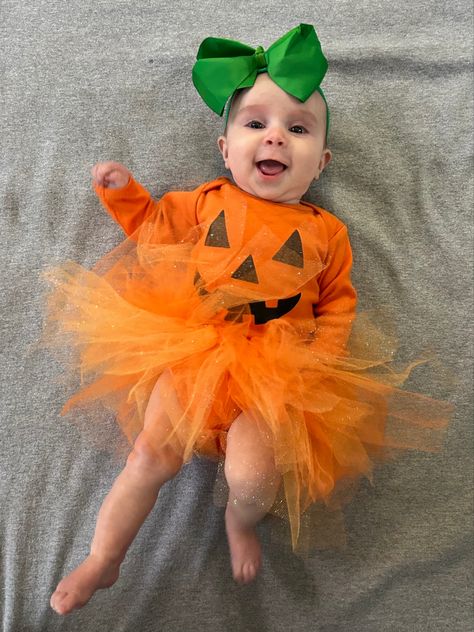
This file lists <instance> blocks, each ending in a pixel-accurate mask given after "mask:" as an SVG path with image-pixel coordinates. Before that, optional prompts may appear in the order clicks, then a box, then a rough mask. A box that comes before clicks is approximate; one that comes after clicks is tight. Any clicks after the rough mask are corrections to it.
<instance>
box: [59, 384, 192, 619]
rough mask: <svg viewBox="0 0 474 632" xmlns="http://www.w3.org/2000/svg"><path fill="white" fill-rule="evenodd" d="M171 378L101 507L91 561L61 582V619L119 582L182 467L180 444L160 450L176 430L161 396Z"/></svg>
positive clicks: (150, 404)
mask: <svg viewBox="0 0 474 632" xmlns="http://www.w3.org/2000/svg"><path fill="white" fill-rule="evenodd" d="M167 379H168V378H167V377H166V376H165V375H163V376H162V377H161V378H160V380H158V382H157V384H156V385H155V387H154V389H153V392H152V394H151V396H150V400H149V402H148V406H147V410H146V413H145V425H144V430H143V431H142V432H141V433H140V435H139V436H138V438H137V440H136V442H135V444H134V446H133V449H132V451H131V453H130V455H129V457H128V459H127V463H126V465H125V468H124V469H123V470H122V472H121V473H120V475H119V476H118V477H117V479H116V480H115V482H114V484H113V486H112V489H111V490H110V492H109V494H108V495H107V496H106V498H105V500H104V502H103V504H102V507H101V508H100V511H99V515H98V518H97V524H96V529H95V534H94V538H93V540H92V545H91V551H90V554H89V556H88V557H87V558H86V559H85V561H84V562H83V563H82V564H81V565H80V566H78V567H77V568H76V569H75V570H74V571H72V573H70V574H69V575H67V577H65V578H64V579H62V580H61V581H60V582H59V584H58V586H57V588H56V591H55V592H54V593H53V595H52V597H51V606H52V607H53V608H54V610H56V612H58V613H59V614H67V613H68V612H70V611H71V610H74V609H76V608H81V607H82V606H83V605H85V604H86V603H87V602H88V601H89V599H90V598H91V597H92V595H93V594H94V592H95V591H96V590H98V589H99V588H108V587H109V586H111V585H112V584H113V583H114V582H115V581H116V580H117V578H118V576H119V568H120V564H121V562H122V560H123V559H124V557H125V554H126V552H127V549H128V547H129V546H130V544H131V543H132V541H133V539H134V538H135V536H136V535H137V533H138V531H139V529H140V527H141V525H142V524H143V522H144V520H145V518H146V517H147V515H148V514H149V512H150V511H151V509H152V508H153V505H154V504H155V501H156V498H157V496H158V492H159V491H160V488H161V486H162V485H163V483H165V482H166V481H168V480H169V479H171V478H173V476H175V474H176V473H177V472H178V471H179V469H180V468H181V465H182V459H181V456H180V454H181V451H180V446H179V444H178V443H177V441H171V443H169V444H168V445H165V446H164V447H159V440H160V437H162V438H163V439H165V438H166V436H167V435H168V433H169V431H170V430H171V425H170V421H169V419H168V417H167V416H166V414H165V413H164V411H163V409H162V407H161V405H160V396H159V388H160V383H161V385H162V386H165V387H166V380H167ZM171 396H172V395H171ZM151 437H153V440H152V439H151ZM157 444H158V445H157Z"/></svg>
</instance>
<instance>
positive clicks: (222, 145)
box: [217, 136, 229, 169]
mask: <svg viewBox="0 0 474 632" xmlns="http://www.w3.org/2000/svg"><path fill="white" fill-rule="evenodd" d="M217 146H218V147H219V151H220V152H221V154H222V158H224V165H225V168H226V169H228V168H229V165H228V163H227V158H228V153H229V152H228V148H227V138H226V137H225V136H219V138H218V139H217Z"/></svg>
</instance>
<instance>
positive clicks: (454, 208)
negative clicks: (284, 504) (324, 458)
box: [0, 0, 473, 632]
mask: <svg viewBox="0 0 474 632" xmlns="http://www.w3.org/2000/svg"><path fill="white" fill-rule="evenodd" d="M0 12H1V13H0V33H1V44H2V49H1V55H0V64H1V78H0V91H1V92H0V94H1V103H0V117H1V136H0V138H1V147H2V149H1V164H0V208H1V211H0V212H1V217H0V221H1V223H0V239H1V240H2V243H1V247H0V270H1V271H2V279H1V290H0V291H1V294H0V296H1V309H2V314H1V323H0V334H1V344H0V347H1V362H0V367H1V371H2V378H1V388H2V395H1V432H0V506H1V512H0V537H1V556H0V582H1V588H0V620H1V622H2V624H1V625H2V630H3V631H4V632H20V631H21V632H40V631H41V632H44V631H47V632H49V631H51V632H54V631H57V630H61V631H64V632H70V631H73V630H74V631H79V630H80V631H94V632H105V631H113V632H119V631H132V630H140V631H155V630H156V631H166V632H178V631H180V632H181V631H183V630H195V631H196V632H200V631H203V632H204V631H206V632H207V631H208V630H216V631H218V632H220V631H223V632H225V631H227V630H232V631H233V632H247V631H248V632H254V631H255V632H257V631H258V632H265V631H268V632H270V631H271V632H279V631H287V630H290V631H291V632H309V631H314V632H345V631H346V630H350V631H351V632H379V631H396V632H398V631H407V632H408V631H409V632H418V631H420V632H425V631H431V630H433V631H452V632H455V631H456V632H467V631H468V630H472V603H471V597H472V596H471V582H472V576H471V569H472V563H471V559H470V550H471V542H472V540H471V522H472V484H473V480H472V459H471V453H472V447H473V442H472V440H473V437H472V422H473V414H472V408H471V407H470V404H471V388H472V364H471V358H472V354H471V350H472V347H471V343H470V340H471V338H470V333H471V332H470V327H471V320H472V306H473V305H472V287H471V283H472V266H471V263H472V241H471V225H472V217H471V206H472V200H473V195H472V194H473V191H472V177H471V176H472V156H471V154H472V128H471V121H472V114H473V112H472V109H473V108H472V88H473V86H472V8H471V3H470V2H468V1H467V0H453V1H451V2H449V3H446V2H444V1H442V0H430V1H428V0H414V2H408V1H407V2H403V1H402V0H398V1H396V2H393V1H392V0H378V1H375V2H374V1H372V0H370V1H369V0H364V1H361V2H356V3H354V2H350V1H348V0H337V1H334V0H333V1H331V0H325V1H319V0H316V1H315V0H302V1H301V2H299V3H297V4H296V5H295V4H294V3H289V4H288V3H286V2H282V1H281V0H277V1H269V0H251V1H250V2H233V3H228V2H224V1H223V0H214V1H213V2H211V1H210V0H201V2H199V3H195V2H191V1H188V2H173V3H171V2H167V3H164V2H161V1H159V0H155V1H154V2H150V1H149V0H137V1H136V2H133V3H132V2H126V1H124V0H115V1H114V2H112V0H94V1H92V0H83V1H81V2H70V3H66V2H61V1H60V0H51V1H49V2H46V1H45V0H36V1H35V2H33V1H32V0H26V1H25V2H20V1H18V0H3V2H2V3H1V5H0ZM299 22H310V23H313V24H315V26H316V28H317V30H318V32H319V35H320V38H321V40H322V43H323V47H324V50H325V52H326V54H327V56H328V58H329V60H330V71H329V74H328V76H327V80H326V81H325V89H326V95H327V97H328V100H329V102H330V104H331V113H332V131H331V138H330V145H331V147H332V149H333V152H334V160H333V162H332V164H331V165H330V167H329V168H328V170H327V172H326V173H325V174H324V175H323V177H322V179H321V181H320V184H319V185H318V186H317V188H315V189H314V190H311V191H310V199H312V200H313V201H315V202H316V203H319V204H321V205H322V206H324V207H326V208H328V209H329V210H332V211H333V212H334V213H336V214H337V215H338V216H339V217H340V218H341V219H342V220H344V221H345V222H346V223H347V224H348V226H349V229H350V234H351V238H352V243H353V247H354V251H355V265H354V281H355V283H356V285H357V287H358V290H359V295H360V304H361V307H365V308H367V307H373V306H377V307H382V308H385V307H387V306H390V309H391V313H392V316H394V318H395V321H396V323H397V327H398V331H399V335H400V338H401V339H402V344H401V347H400V358H401V359H402V360H407V359H409V358H410V357H412V356H413V354H414V353H416V352H417V351H420V350H422V349H424V348H428V347H430V348H434V349H435V350H436V351H437V353H438V354H439V356H440V358H441V360H442V362H443V364H444V365H446V366H447V367H448V369H449V371H450V372H451V374H452V375H453V376H455V381H454V382H450V383H449V384H445V385H444V386H443V382H442V380H438V379H437V378H436V373H429V372H428V371H426V370H425V369H420V370H419V371H417V372H416V373H415V374H414V376H413V378H412V379H411V381H410V386H411V387H413V388H419V389H421V390H423V391H424V392H426V393H429V394H432V395H433V396H437V397H441V398H450V399H451V400H452V401H453V402H454V403H455V404H456V407H457V412H456V416H455V419H454V420H453V423H452V425H451V427H450V429H449V431H448V434H447V438H446V445H445V449H444V451H443V452H442V453H441V454H439V455H435V456H431V455H423V454H409V455H407V456H405V457H403V458H402V459H401V460H400V461H398V462H397V463H395V464H393V465H390V466H387V467H385V468H383V470H381V471H379V472H377V474H376V477H375V478H376V483H377V486H376V487H375V488H371V487H370V486H369V485H366V486H363V487H362V488H361V490H360V493H359V494H358V497H357V499H356V501H355V502H354V503H353V504H352V505H351V506H350V507H348V509H347V512H346V519H347V526H348V535H349V544H348V547H347V549H346V550H344V551H326V552H316V553H314V554H312V555H311V556H310V558H309V559H306V560H301V559H300V558H298V557H295V556H293V555H292V554H291V552H290V551H289V550H288V548H287V547H285V546H283V545H280V544H278V543H269V541H268V540H269V538H268V524H264V525H263V526H262V528H261V533H262V539H263V541H264V567H263V572H262V573H261V576H260V577H259V579H258V580H257V581H256V582H255V583H254V584H251V585H250V586H248V587H238V586H236V585H234V583H233V581H232V579H231V575H230V570H229V559H228V553H227V547H226V542H225V535H224V528H223V510H222V509H218V508H216V507H215V506H214V505H213V503H212V489H213V483H214V475H215V465H214V464H212V463H209V462H206V461H204V460H199V459H195V460H194V461H193V462H192V463H191V464H189V465H188V466H187V467H185V468H184V470H183V471H182V472H181V474H180V475H179V476H178V477H177V479H176V480H174V481H173V482H171V483H170V484H168V486H167V487H166V488H165V489H163V491H162V494H161V497H160V505H159V508H156V509H155V511H154V512H153V513H152V514H151V516H150V517H149V519H148V521H147V522H146V524H145V526H144V528H143V530H142V532H141V533H140V534H139V537H138V538H137V540H136V541H135V543H134V544H133V546H132V548H131V550H130V552H129V555H128V557H127V559H126V562H125V563H124V565H123V569H122V574H121V578H120V581H119V582H118V583H117V584H116V585H115V586H114V587H113V588H112V589H111V590H110V591H102V592H100V593H98V594H97V595H96V597H95V598H94V600H93V601H92V602H91V603H90V604H89V605H88V606H87V607H86V608H84V609H83V610H82V611H81V612H79V613H77V614H74V615H72V616H71V617H69V618H67V619H61V618H60V617H58V616H57V615H55V614H54V613H53V612H52V611H51V610H50V609H49V606H48V600H49V595H50V593H51V591H52V589H53V588H54V586H55V584H56V582H57V581H58V580H59V579H60V577H61V576H62V575H63V574H64V573H65V572H67V571H69V570H71V569H72V568H73V567H74V566H75V565H76V564H77V563H79V562H80V561H81V560H82V559H83V557H84V556H85V554H86V553H87V550H88V545H89V542H90V538H91V535H92V531H93V527H94V523H95V517H96V513H97V511H98V508H99V505H100V503H101V500H102V498H103V496H104V495H105V493H106V491H107V490H108V489H109V487H110V485H111V483H112V481H113V479H114V477H115V476H116V475H117V473H118V471H119V469H120V467H121V462H120V461H119V460H117V458H114V457H112V456H111V454H110V453H109V452H108V451H106V450H100V449H98V448H97V447H96V446H95V445H94V444H93V442H91V441H90V440H89V439H88V438H87V437H86V436H84V435H83V434H81V433H79V432H78V430H77V428H76V427H75V426H74V425H72V424H69V423H66V422H65V421H64V420H63V419H61V418H60V416H59V412H58V411H59V409H60V407H61V404H62V402H63V401H64V400H65V399H66V397H67V390H66V386H65V385H62V384H61V381H60V380H58V374H59V372H60V368H59V366H58V365H57V364H56V363H55V362H54V361H53V360H52V358H50V357H49V356H48V355H47V354H46V353H45V352H43V351H41V350H40V349H39V348H38V347H37V341H38V338H39V335H40V332H41V323H42V305H43V292H44V285H43V283H42V281H41V279H40V273H41V271H42V270H43V269H44V268H46V267H47V266H49V265H51V264H53V263H55V262H59V261H64V260H65V259H67V258H72V259H75V260H78V261H82V262H83V263H84V264H85V265H89V264H92V263H93V262H94V261H95V260H96V259H97V258H98V257H99V256H100V255H101V254H103V253H105V252H106V251H107V250H109V249H110V248H111V247H112V246H114V245H115V244H117V243H118V241H119V240H120V239H121V234H120V231H119V229H118V228H117V227H116V226H115V225H113V223H112V221H111V220H110V219H109V218H108V216H107V215H106V214H105V212H103V211H102V210H101V208H100V206H99V204H98V202H97V201H96V199H95V197H94V195H93V193H92V190H91V187H90V179H89V169H90V167H91V166H92V165H93V164H94V163H95V162H97V161H99V160H104V159H114V160H119V161H123V162H124V163H125V164H127V165H128V166H129V167H130V168H131V170H132V171H133V172H134V173H135V175H136V177H137V178H138V179H139V180H140V181H141V182H142V183H143V184H144V185H145V186H147V187H149V188H150V190H151V191H152V192H153V194H154V195H156V196H159V195H161V194H162V193H164V192H165V191H167V190H169V189H172V188H191V187H194V186H196V185H197V184H199V183H201V182H202V181H204V180H207V179H212V178H214V177H216V176H217V175H221V174H223V173H224V169H223V166H222V164H221V160H220V157H219V156H218V153H217V151H216V143H215V138H216V137H217V135H218V134H219V133H220V131H221V129H222V123H221V121H220V120H218V119H217V117H215V116H214V115H213V114H212V113H211V112H210V110H207V108H206V107H205V105H204V104H203V103H202V102H201V101H200V99H199V97H198V96H197V94H196V93H195V92H194V88H193V86H192V84H191V80H190V72H191V67H192V64H193V59H194V55H195V53H196V50H197V47H198V44H199V43H200V41H201V40H202V39H203V38H204V37H205V36H208V35H216V36H222V37H231V38H235V39H240V40H241V41H244V42H246V43H248V44H252V45H257V44H262V45H264V46H268V45H269V44H270V43H271V42H273V41H274V40H275V39H276V38H277V37H279V36H280V35H282V34H283V33H284V32H286V31H287V30H288V29H290V28H292V27H293V26H295V25H296V24H298V23H299ZM101 432H103V433H107V432H109V433H110V434H109V435H107V434H104V436H103V437H102V439H103V440H105V441H108V442H109V443H110V444H111V445H116V444H117V443H118V442H119V438H118V437H117V436H116V433H115V432H114V430H113V427H110V428H108V429H107V425H106V426H105V428H104V429H102V430H101Z"/></svg>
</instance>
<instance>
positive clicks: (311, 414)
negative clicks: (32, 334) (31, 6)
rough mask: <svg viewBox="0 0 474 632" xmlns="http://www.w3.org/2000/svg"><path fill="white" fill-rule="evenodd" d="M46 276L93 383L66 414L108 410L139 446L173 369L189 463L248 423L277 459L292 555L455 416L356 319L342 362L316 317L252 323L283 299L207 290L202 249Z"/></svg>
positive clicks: (141, 249)
mask: <svg viewBox="0 0 474 632" xmlns="http://www.w3.org/2000/svg"><path fill="white" fill-rule="evenodd" d="M315 273H316V270H315ZM47 278H48V281H49V282H50V283H51V285H52V289H51V292H50V293H49V296H48V316H47V334H46V337H47V339H48V341H49V343H50V344H51V345H53V344H58V345H61V346H63V347H65V346H67V348H68V349H69V350H70V360H71V363H72V365H73V369H75V370H76V371H78V372H79V373H80V376H81V381H82V382H83V387H82V388H81V389H80V390H79V391H78V392H76V393H75V394H74V395H73V396H72V397H71V399H70V400H69V401H68V402H67V403H66V405H65V408H64V411H68V410H70V409H71V408H73V407H76V406H89V407H90V406H92V407H94V406H95V404H97V403H100V404H101V405H105V406H107V407H108V408H110V409H111V410H112V411H113V413H114V414H115V416H116V420H117V423H118V424H119V425H120V427H121V429H122V431H123V433H124V434H125V436H126V437H127V439H128V440H129V441H130V443H132V442H133V441H134V439H135V438H136V437H137V435H138V434H139V433H140V432H141V430H142V429H143V421H144V415H145V410H146V406H147V402H148V399H149V397H150V393H151V392H152V390H153V388H154V386H155V384H156V382H157V380H158V378H159V377H160V375H162V374H163V373H164V372H165V371H166V372H167V373H168V375H169V380H170V383H171V385H172V386H171V387H172V388H173V389H174V391H175V393H176V394H177V401H178V402H179V406H176V405H172V404H171V403H169V404H166V403H165V404H164V405H165V406H167V409H166V413H167V416H168V417H169V419H170V421H171V426H172V429H173V430H172V434H173V435H174V437H175V438H176V439H177V440H178V441H179V443H180V446H181V448H182V452H183V455H184V459H185V460H187V459H190V458H191V456H192V455H193V453H198V454H201V455H205V456H209V457H214V458H220V457H222V456H224V455H225V449H226V434H227V431H228V429H229V428H230V426H231V424H232V422H233V421H234V420H235V418H236V417H237V416H238V415H239V414H240V413H241V412H242V411H243V412H246V413H247V414H249V415H250V416H251V418H252V419H254V420H255V423H258V424H260V425H261V426H262V429H263V432H262V433H261V434H262V436H265V437H266V439H265V440H266V441H267V442H268V445H269V446H270V447H271V449H272V451H273V453H274V458H275V465H276V467H277V469H278V471H279V472H280V473H281V476H282V481H283V498H284V499H285V505H286V511H287V515H288V518H289V521H290V527H291V539H292V544H293V546H294V547H296V545H297V540H298V535H299V531H300V518H301V515H302V514H303V513H304V512H305V511H306V510H307V509H308V507H310V506H311V505H313V504H314V503H318V502H319V503H324V504H326V505H328V506H330V505H331V503H335V502H336V500H335V499H337V498H338V497H339V496H338V490H339V489H340V488H341V486H342V487H343V486H344V485H346V484H347V482H351V481H357V480H358V479H359V478H360V477H367V478H369V479H370V477H371V474H372V471H373V468H374V465H375V464H376V463H377V462H379V461H380V460H383V459H386V458H387V457H391V456H393V455H394V454H395V453H397V452H398V451H400V450H403V449H419V450H433V451H434V450H438V449H439V447H440V445H441V441H442V434H443V430H444V428H445V427H446V424H447V422H448V419H449V416H450V414H451V406H450V405H449V404H448V403H446V402H441V401H437V400H433V399H431V398H429V397H425V396H423V395H421V394H417V393H412V392H407V391H404V390H402V389H401V388H400V386H401V384H402V383H403V381H404V380H405V379H406V378H407V377H408V375H409V373H410V370H411V368H412V367H411V366H409V367H407V368H405V369H404V370H403V371H399V372H397V371H395V370H394V369H393V366H392V360H393V354H394V351H395V348H394V342H393V339H392V338H391V337H385V336H383V335H382V334H381V333H380V332H379V331H378V330H377V329H376V328H375V327H374V326H373V325H372V324H371V323H370V321H369V320H368V319H366V318H365V317H363V316H360V317H358V318H357V319H356V320H355V322H354V324H353V331H352V337H351V342H350V343H349V345H348V347H347V351H346V352H345V353H344V354H342V355H338V356H334V355H330V354H328V353H325V352H323V351H321V350H319V347H318V345H317V344H315V319H313V318H308V319H297V320H296V319H291V318H287V317H283V318H276V319H273V320H269V321H268V322H267V323H265V324H262V325H256V324H255V322H254V318H253V316H252V314H251V312H250V310H249V304H251V303H252V301H256V300H260V301H261V300H267V299H268V300H269V299H274V298H275V297H274V296H265V294H258V293H257V294H256V293H255V292H252V293H249V292H246V291H244V290H241V289H236V288H235V287H227V286H223V287H217V288H213V289H212V291H209V289H208V287H207V286H206V284H205V282H204V281H203V278H202V274H200V271H199V261H196V258H195V255H194V245H193V243H180V244H151V243H148V244H147V243H140V242H137V241H136V240H133V239H128V240H126V241H125V242H124V243H123V244H122V245H121V246H120V247H118V248H117V249H115V250H114V251H113V252H112V253H111V254H110V255H108V256H107V257H105V258H104V259H103V260H101V261H100V262H99V264H98V265H97V266H96V267H95V268H94V269H93V270H86V269H85V268H83V267H81V266H79V265H77V264H75V263H67V264H65V265H63V266H61V267H58V268H55V269H53V270H50V271H49V272H48V273H47ZM53 341H54V342H53ZM164 401H165V402H166V401H167V400H166V399H165V400H164ZM172 401H174V400H173V399H172V398H171V399H170V402H172ZM337 502H338V501H337Z"/></svg>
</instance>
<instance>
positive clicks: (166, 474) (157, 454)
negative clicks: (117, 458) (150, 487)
mask: <svg viewBox="0 0 474 632" xmlns="http://www.w3.org/2000/svg"><path fill="white" fill-rule="evenodd" d="M182 464H183V461H182V459H181V458H180V456H179V455H178V454H177V453H176V452H175V451H174V450H173V449H172V448H171V446H169V445H164V446H160V447H156V446H154V445H153V443H152V441H151V440H150V438H149V437H147V436H146V434H145V433H144V432H142V433H140V434H139V435H138V437H137V439H136V441H135V443H134V445H133V449H132V451H131V453H130V455H129V457H128V459H127V465H129V466H130V467H131V468H133V469H137V470H139V471H140V473H141V474H148V475H149V476H151V477H155V476H156V477H158V478H160V479H162V480H164V481H166V480H169V479H171V478H173V477H174V476H175V475H176V474H177V473H178V472H179V470H180V469H181V466H182Z"/></svg>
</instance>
